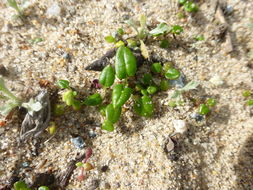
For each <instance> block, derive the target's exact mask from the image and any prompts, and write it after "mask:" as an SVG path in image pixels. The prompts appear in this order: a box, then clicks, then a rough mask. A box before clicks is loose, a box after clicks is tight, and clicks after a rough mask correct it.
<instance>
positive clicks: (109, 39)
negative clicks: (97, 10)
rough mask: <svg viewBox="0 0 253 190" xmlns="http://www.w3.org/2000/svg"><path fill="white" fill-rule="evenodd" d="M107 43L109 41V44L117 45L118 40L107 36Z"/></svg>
mask: <svg viewBox="0 0 253 190" xmlns="http://www.w3.org/2000/svg"><path fill="white" fill-rule="evenodd" d="M105 41H107V42H108V43H115V42H116V39H115V38H114V37H113V36H106V37H105Z"/></svg>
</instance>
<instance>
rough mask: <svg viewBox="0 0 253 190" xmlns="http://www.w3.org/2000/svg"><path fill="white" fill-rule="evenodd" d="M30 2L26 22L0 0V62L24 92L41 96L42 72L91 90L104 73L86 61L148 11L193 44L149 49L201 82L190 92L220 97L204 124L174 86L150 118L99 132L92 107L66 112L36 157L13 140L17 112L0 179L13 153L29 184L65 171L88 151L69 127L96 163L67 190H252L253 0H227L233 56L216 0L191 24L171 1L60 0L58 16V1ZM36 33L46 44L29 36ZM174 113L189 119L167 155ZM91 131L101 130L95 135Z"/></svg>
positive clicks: (2, 150)
mask: <svg viewBox="0 0 253 190" xmlns="http://www.w3.org/2000/svg"><path fill="white" fill-rule="evenodd" d="M30 2H31V5H30V7H29V8H27V11H28V12H29V14H28V15H29V16H28V21H27V23H25V24H22V22H20V21H18V20H13V18H12V16H13V15H14V14H15V11H14V10H13V9H11V8H10V7H7V6H6V5H5V2H3V1H1V2H0V9H1V11H0V63H1V64H3V65H5V67H6V68H7V69H8V70H9V72H10V75H9V76H8V77H7V78H5V80H6V81H7V84H8V86H10V87H11V90H12V91H13V92H15V93H16V94H17V95H19V96H20V97H23V98H24V99H29V98H30V97H32V96H34V95H36V93H37V92H38V91H39V90H40V88H39V85H38V81H39V80H40V79H47V80H49V81H51V82H55V81H57V80H58V79H68V80H70V81H71V84H72V86H74V87H75V88H76V89H78V91H80V92H82V94H84V95H88V94H91V89H90V84H91V82H90V81H92V80H93V79H95V78H98V76H99V73H98V72H92V71H85V70H84V67H85V66H87V65H88V64H89V63H91V62H92V61H93V60H96V59H97V58H99V57H101V56H102V55H103V54H104V53H105V52H106V51H107V50H108V49H110V47H111V45H110V44H108V43H106V42H105V41H104V37H105V36H106V35H109V34H110V33H112V32H114V31H116V30H117V28H119V27H124V28H127V26H126V25H125V24H124V19H126V18H134V19H137V18H138V15H139V14H143V13H144V14H146V15H147V17H148V24H149V26H152V27H154V26H155V25H156V23H159V21H160V20H164V21H166V22H167V23H169V24H179V25H182V26H183V27H184V33H183V34H182V35H181V36H180V40H182V41H183V42H185V43H186V44H187V51H185V49H183V48H181V47H179V48H170V49H168V50H162V49H160V48H158V47H157V44H153V45H150V46H149V51H150V52H153V54H154V55H155V56H157V57H158V58H160V59H162V60H167V61H173V62H174V63H175V64H176V66H177V67H178V68H180V69H181V70H182V71H183V73H184V74H185V75H186V78H187V80H188V81H190V80H195V81H200V83H201V86H200V87H199V88H198V89H197V90H196V91H194V92H193V96H195V97H202V98H205V97H215V98H216V99H217V101H218V104H217V106H216V107H215V108H214V109H213V110H212V112H211V115H210V116H209V117H208V118H206V120H205V121H202V122H200V123H196V122H195V121H193V120H192V119H191V118H190V116H189V115H190V114H191V113H193V112H194V111H196V108H194V107H193V106H192V105H191V104H190V103H189V101H188V100H187V99H186V103H185V106H181V107H178V108H176V109H172V108H170V107H168V105H167V102H168V101H169V95H170V94H171V93H172V90H169V91H168V92H161V93H159V94H158V96H155V97H154V99H153V100H154V101H155V102H156V105H155V107H156V114H155V116H154V117H153V118H151V119H145V118H140V117H137V116H136V115H135V114H133V112H132V111H131V110H130V111H127V112H126V114H125V117H123V118H122V119H121V120H120V122H119V123H118V126H117V127H116V130H115V131H114V132H111V133H109V132H105V131H101V130H100V127H99V125H100V123H101V121H102V117H101V116H100V115H99V113H98V111H97V110H96V109H95V108H90V107H88V108H85V109H83V110H82V111H80V112H73V111H71V110H67V111H66V114H65V115H64V116H62V117H60V118H52V121H55V122H56V124H57V126H58V131H57V133H56V135H55V137H54V138H53V139H51V140H50V141H49V142H47V143H44V142H45V141H46V140H47V139H48V138H49V137H50V135H49V134H48V133H47V132H45V133H44V134H43V135H42V136H41V139H40V142H41V143H40V148H39V154H38V156H34V150H33V148H32V146H31V143H26V144H25V145H22V146H21V147H17V137H18V135H19V130H20V119H18V118H17V116H14V118H13V121H11V122H10V123H9V124H8V125H7V126H5V127H1V128H0V185H4V184H5V183H6V182H7V179H8V178H9V177H10V175H11V172H12V171H13V169H14V168H15V167H14V166H15V161H16V160H19V161H20V163H22V162H28V163H29V167H28V168H22V167H21V170H20V174H21V175H22V177H24V178H25V179H26V181H27V183H31V182H32V178H33V176H34V175H35V173H39V172H47V171H52V172H53V173H54V174H56V175H57V174H59V173H61V172H63V171H64V170H65V169H66V166H67V164H68V163H69V162H70V160H72V159H73V158H75V157H76V155H77V154H78V153H83V152H84V150H80V149H77V148H75V147H74V146H73V144H72V143H71V134H78V135H80V136H82V137H84V139H85V142H86V145H87V147H92V149H93V153H94V154H93V156H92V157H91V160H90V162H91V163H92V164H94V166H95V168H94V169H93V170H91V171H90V172H88V174H87V179H85V180H84V181H83V182H78V181H77V180H76V176H77V171H75V172H74V174H73V175H72V178H71V180H70V184H69V185H68V187H67V188H66V189H69V190H79V189H80V190H81V189H95V187H96V186H98V188H99V189H134V190H141V189H145V190H147V189H152V190H160V189H161V190H165V189H171V190H172V189H173V190H179V189H180V190H191V189H203V190H206V189H210V190H218V189H219V190H228V189H229V190H232V189H235V190H250V189H253V180H252V177H253V119H252V108H250V107H248V106H245V99H244V98H243V96H242V92H243V90H245V89H249V90H252V89H253V83H252V76H253V70H252V67H253V65H252V64H253V63H252V61H250V59H249V57H248V56H247V53H248V51H249V49H250V48H253V39H252V36H253V30H252V29H250V28H249V27H248V26H247V25H248V24H249V23H250V19H251V17H252V15H253V2H252V1H250V0H228V1H227V4H228V5H231V6H232V7H233V12H232V14H231V15H229V16H227V17H226V19H227V21H228V23H229V30H230V31H231V36H232V42H233V45H234V48H235V50H234V52H232V53H231V54H226V53H224V47H223V43H222V42H218V41H217V40H215V39H212V35H213V33H214V32H215V30H216V28H217V27H216V25H215V22H216V21H214V18H215V17H214V14H213V9H212V8H211V2H212V1H206V2H203V1H200V2H199V5H200V10H199V12H198V13H197V14H196V15H195V16H194V17H190V16H187V19H186V20H185V21H183V20H180V19H179V18H178V17H177V11H178V9H177V7H176V6H175V4H174V3H173V1H165V0H159V1H154V0H146V1H144V0H135V1H134V0H133V1H130V0H128V1H127V0H126V1H123V0H111V1H106V0H96V1H95V0H83V1H82V0H67V1H65V0H64V1H59V0H58V1H54V2H57V3H58V5H59V6H60V8H61V13H60V15H58V16H52V17H49V16H48V15H47V14H46V11H47V8H48V7H50V6H51V5H52V4H53V1H49V0H41V1H35V0H33V1H30ZM200 34H202V35H204V37H205V41H200V42H196V41H194V40H193V37H194V36H195V35H200ZM36 37H41V38H43V41H42V42H40V43H37V44H31V43H29V40H31V39H34V38H36ZM64 52H68V53H69V54H70V55H71V62H67V61H65V60H64V59H63V58H62V55H63V54H64ZM215 75H219V76H220V77H221V78H222V80H223V81H224V84H223V85H222V86H218V87H217V86H214V85H213V84H211V83H210V82H209V80H210V79H211V78H212V77H213V76H215ZM101 92H102V90H101ZM130 103H131V102H130ZM130 103H129V104H130ZM174 119H183V120H185V121H186V122H187V126H188V132H187V133H186V134H185V135H184V136H182V137H181V139H180V151H179V155H180V157H179V159H178V160H177V161H171V160H169V159H168V158H167V155H166V153H165V152H164V144H165V142H166V139H167V138H168V136H169V135H170V134H171V133H172V132H173V125H172V121H173V120H174ZM89 130H94V131H95V132H96V134H97V136H96V137H95V138H90V137H89V136H88V135H87V132H88V131H89ZM20 155H22V156H21V157H20ZM104 165H108V167H109V169H108V170H107V171H106V172H102V171H101V167H102V166H104ZM96 181H97V182H98V184H97V185H96V183H95V182H96Z"/></svg>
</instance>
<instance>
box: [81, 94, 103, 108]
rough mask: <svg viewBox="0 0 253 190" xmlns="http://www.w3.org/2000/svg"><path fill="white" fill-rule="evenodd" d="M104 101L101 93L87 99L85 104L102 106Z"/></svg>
mask: <svg viewBox="0 0 253 190" xmlns="http://www.w3.org/2000/svg"><path fill="white" fill-rule="evenodd" d="M102 101H103V99H102V97H101V95H100V94H99V93H95V94H93V95H90V96H89V97H87V98H86V100H85V101H84V104H85V105H87V106H97V105H99V104H101V103H102Z"/></svg>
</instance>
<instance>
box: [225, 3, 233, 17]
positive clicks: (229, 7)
mask: <svg viewBox="0 0 253 190" xmlns="http://www.w3.org/2000/svg"><path fill="white" fill-rule="evenodd" d="M233 11H234V8H233V6H232V5H227V6H226V7H225V10H224V13H225V15H231V14H232V12H233Z"/></svg>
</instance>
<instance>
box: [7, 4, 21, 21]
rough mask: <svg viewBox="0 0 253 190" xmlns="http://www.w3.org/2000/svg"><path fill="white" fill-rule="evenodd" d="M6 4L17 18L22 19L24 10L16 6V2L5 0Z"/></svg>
mask: <svg viewBox="0 0 253 190" xmlns="http://www.w3.org/2000/svg"><path fill="white" fill-rule="evenodd" d="M7 3H8V5H9V6H10V7H12V8H13V9H15V11H16V12H17V16H18V17H20V18H24V10H23V8H22V7H21V6H19V5H18V3H17V1H16V0H7Z"/></svg>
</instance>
